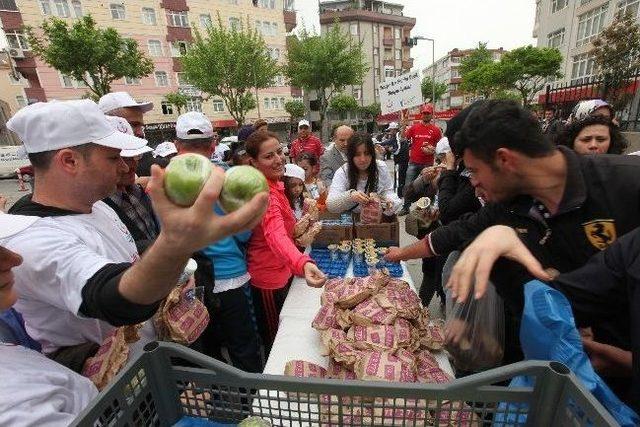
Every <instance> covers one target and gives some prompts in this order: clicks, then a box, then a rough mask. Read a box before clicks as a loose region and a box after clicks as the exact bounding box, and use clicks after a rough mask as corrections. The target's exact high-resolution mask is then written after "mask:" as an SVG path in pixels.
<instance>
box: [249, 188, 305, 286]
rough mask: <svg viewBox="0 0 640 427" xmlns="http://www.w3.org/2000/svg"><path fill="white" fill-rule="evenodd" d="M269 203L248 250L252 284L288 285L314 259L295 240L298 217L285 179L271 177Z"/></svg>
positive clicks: (302, 273)
mask: <svg viewBox="0 0 640 427" xmlns="http://www.w3.org/2000/svg"><path fill="white" fill-rule="evenodd" d="M268 182H269V206H268V207H267V212H266V213H265V214H264V217H263V218H262V221H261V222H260V223H259V224H258V225H257V226H256V227H255V228H254V229H253V233H252V234H251V239H250V240H249V250H248V251H247V264H248V269H249V274H250V275H251V284H252V285H253V286H255V287H257V288H261V289H279V288H282V287H284V286H285V285H286V284H287V281H288V280H289V277H291V275H294V274H295V275H296V276H303V275H304V265H305V264H306V263H307V262H310V261H311V262H312V260H311V258H310V257H309V256H308V255H305V254H303V253H301V252H300V251H299V250H298V248H297V247H296V245H295V243H294V242H293V227H294V225H295V224H296V219H295V217H294V215H293V211H292V210H291V206H290V205H289V200H287V196H286V195H285V194H284V183H282V182H280V181H271V180H269V181H268Z"/></svg>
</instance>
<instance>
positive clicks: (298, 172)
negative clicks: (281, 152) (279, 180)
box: [284, 163, 305, 182]
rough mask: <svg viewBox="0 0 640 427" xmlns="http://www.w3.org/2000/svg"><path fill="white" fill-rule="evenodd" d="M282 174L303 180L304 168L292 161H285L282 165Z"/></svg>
mask: <svg viewBox="0 0 640 427" xmlns="http://www.w3.org/2000/svg"><path fill="white" fill-rule="evenodd" d="M284 176H288V177H291V178H298V179H301V180H302V181H303V182H304V179H305V173H304V169H302V168H301V167H300V166H298V165H296V164H293V163H287V164H286V165H284Z"/></svg>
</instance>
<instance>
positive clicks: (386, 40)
mask: <svg viewBox="0 0 640 427" xmlns="http://www.w3.org/2000/svg"><path fill="white" fill-rule="evenodd" d="M382 44H383V45H384V46H393V45H395V40H394V39H392V38H387V37H385V38H384V39H382Z"/></svg>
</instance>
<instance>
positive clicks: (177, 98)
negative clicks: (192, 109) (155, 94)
mask: <svg viewBox="0 0 640 427" xmlns="http://www.w3.org/2000/svg"><path fill="white" fill-rule="evenodd" d="M164 100H165V101H167V102H168V103H169V104H171V105H173V106H174V107H176V110H178V114H182V109H183V108H184V107H186V106H187V102H189V97H188V96H187V95H185V94H184V93H181V92H171V93H168V94H166V95H165V96H164Z"/></svg>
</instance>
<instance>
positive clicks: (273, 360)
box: [264, 263, 454, 376]
mask: <svg viewBox="0 0 640 427" xmlns="http://www.w3.org/2000/svg"><path fill="white" fill-rule="evenodd" d="M402 272H403V276H402V280H405V281H406V282H407V283H409V284H410V285H411V287H412V288H413V289H414V290H415V285H414V283H413V280H412V279H411V276H410V275H409V272H408V270H407V267H406V265H405V264H404V263H402ZM350 276H353V269H352V266H349V269H348V270H347V277H350ZM321 294H322V289H318V288H312V287H310V286H307V283H306V282H305V280H304V279H302V278H299V277H296V278H294V279H293V282H292V283H291V289H290V290H289V294H288V295H287V299H286V300H285V302H284V306H283V307H282V311H281V312H280V326H279V327H278V333H277V335H276V338H275V341H274V343H273V347H272V348H271V353H270V354H269V358H268V359H267V364H266V365H265V368H264V373H265V374H273V375H282V374H284V367H285V365H286V364H287V362H288V361H290V360H295V359H299V360H305V361H307V362H312V363H316V364H318V365H320V366H323V367H325V368H326V367H327V366H328V364H329V358H328V357H325V356H321V352H322V343H321V341H320V333H319V332H318V331H317V330H315V329H313V328H312V327H311V322H312V321H313V318H314V317H315V315H316V313H317V312H318V310H319V309H320V295H321ZM434 356H435V358H436V360H437V361H438V363H439V365H440V368H441V369H442V370H443V371H445V372H447V373H448V374H449V375H451V376H454V375H453V369H452V368H451V363H449V359H448V358H447V356H446V354H444V353H443V352H438V353H434Z"/></svg>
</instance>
